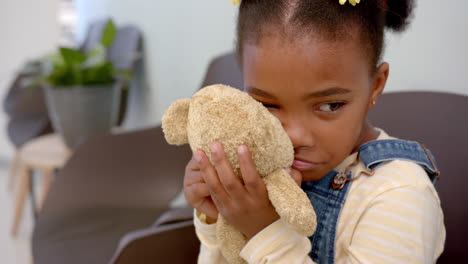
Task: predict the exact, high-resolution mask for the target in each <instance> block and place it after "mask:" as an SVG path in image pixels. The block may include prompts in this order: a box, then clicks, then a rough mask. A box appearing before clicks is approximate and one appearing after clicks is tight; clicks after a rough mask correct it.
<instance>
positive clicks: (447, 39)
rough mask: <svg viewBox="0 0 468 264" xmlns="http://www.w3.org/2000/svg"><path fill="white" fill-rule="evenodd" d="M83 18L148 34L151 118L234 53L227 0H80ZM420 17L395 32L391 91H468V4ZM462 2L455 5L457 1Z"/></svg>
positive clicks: (434, 2) (436, 2) (435, 3)
mask: <svg viewBox="0 0 468 264" xmlns="http://www.w3.org/2000/svg"><path fill="white" fill-rule="evenodd" d="M75 1H77V4H78V10H79V11H80V15H82V18H84V19H83V20H81V21H80V23H81V26H80V29H79V30H81V31H80V32H84V31H83V28H84V26H85V25H87V23H88V22H89V21H90V20H91V19H93V18H95V17H98V16H106V15H112V16H113V17H114V18H115V19H116V21H117V22H118V23H124V22H132V23H135V24H137V25H138V26H140V27H141V29H142V30H143V33H144V35H145V38H146V39H145V45H146V56H147V63H146V66H147V74H148V77H149V78H148V82H149V84H150V90H149V91H148V92H147V97H146V99H145V100H148V101H147V103H148V104H149V105H148V107H149V109H148V111H149V113H146V117H145V119H146V120H147V123H148V124H154V123H157V122H159V119H160V117H161V115H162V114H163V113H164V110H165V109H166V108H167V107H168V106H169V105H170V103H171V102H172V101H173V100H175V99H178V98H182V97H189V96H191V94H192V93H193V91H195V90H196V89H197V88H198V86H199V84H200V82H201V78H202V77H203V74H204V71H205V67H206V65H207V63H208V61H209V60H210V58H212V57H213V56H215V55H217V54H220V53H222V52H225V51H228V50H231V49H232V48H233V43H234V29H235V18H236V11H237V10H236V8H235V7H233V6H232V5H231V4H230V2H229V1H228V0H200V1H187V0H171V1H149V0H146V1H145V0H134V1H128V0H112V1H111V0H101V1H94V0H75ZM417 2H418V4H419V5H418V7H417V9H416V13H415V19H414V21H413V24H412V25H411V27H410V28H409V30H408V31H407V32H405V33H403V34H402V35H389V37H388V39H389V42H388V46H387V52H386V55H385V56H384V58H385V60H386V61H388V62H390V65H391V75H390V80H389V82H388V85H387V90H386V91H387V92H391V91H398V90H433V91H448V92H455V93H462V94H467V95H468V85H467V84H466V83H465V82H464V78H465V76H468V67H466V66H465V63H466V62H467V61H468V56H467V54H468V53H467V52H466V51H465V47H467V46H468V34H466V33H464V32H466V28H467V27H468V22H466V19H465V17H466V12H467V11H468V1H461V0H455V1H453V3H452V2H451V3H450V4H447V1H440V0H419V1H417ZM455 2H456V3H455Z"/></svg>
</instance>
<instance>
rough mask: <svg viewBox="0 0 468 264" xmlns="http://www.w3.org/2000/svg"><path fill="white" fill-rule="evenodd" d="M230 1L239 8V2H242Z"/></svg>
mask: <svg viewBox="0 0 468 264" xmlns="http://www.w3.org/2000/svg"><path fill="white" fill-rule="evenodd" d="M230 1H231V3H232V4H233V5H235V6H238V5H239V2H240V0H230Z"/></svg>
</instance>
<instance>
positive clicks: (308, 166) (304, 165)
mask: <svg viewBox="0 0 468 264" xmlns="http://www.w3.org/2000/svg"><path fill="white" fill-rule="evenodd" d="M318 166H320V163H315V162H309V161H303V160H299V159H294V161H293V164H292V167H293V168H294V169H296V170H298V171H307V170H312V169H315V168H317V167H318Z"/></svg>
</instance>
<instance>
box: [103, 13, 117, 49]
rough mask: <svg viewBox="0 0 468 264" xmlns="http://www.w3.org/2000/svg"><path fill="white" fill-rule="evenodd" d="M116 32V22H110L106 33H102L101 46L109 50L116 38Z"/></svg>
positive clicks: (105, 30)
mask: <svg viewBox="0 0 468 264" xmlns="http://www.w3.org/2000/svg"><path fill="white" fill-rule="evenodd" d="M115 32H116V29H115V25H114V22H112V20H109V22H107V25H106V28H105V29H104V32H103V33H102V38H101V44H102V45H103V46H104V47H106V48H107V47H109V46H110V45H111V44H112V42H113V41H114V38H115Z"/></svg>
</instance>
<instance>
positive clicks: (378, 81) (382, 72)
mask: <svg viewBox="0 0 468 264" xmlns="http://www.w3.org/2000/svg"><path fill="white" fill-rule="evenodd" d="M389 71H390V66H389V65H388V63H386V62H383V63H382V64H380V65H379V67H378V68H377V71H376V73H375V77H374V81H373V83H372V91H371V96H370V98H369V103H368V108H367V110H371V109H372V108H374V106H375V105H376V103H377V100H378V99H379V97H380V95H381V94H382V92H383V90H384V88H385V84H386V83H387V79H388V73H389Z"/></svg>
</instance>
